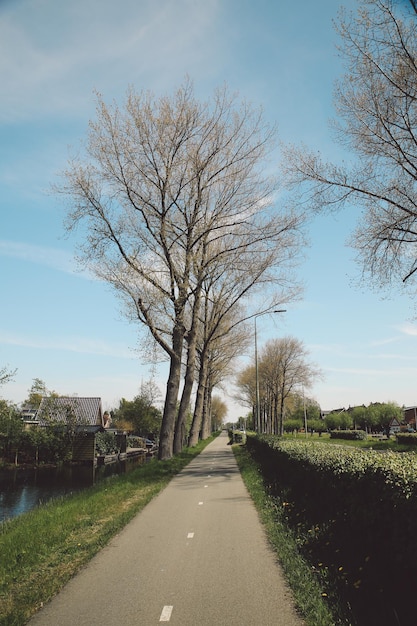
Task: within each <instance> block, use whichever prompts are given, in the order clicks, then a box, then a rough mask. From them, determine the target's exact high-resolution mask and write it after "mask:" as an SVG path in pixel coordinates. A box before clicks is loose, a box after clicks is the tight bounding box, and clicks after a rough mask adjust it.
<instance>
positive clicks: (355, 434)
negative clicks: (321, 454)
mask: <svg viewBox="0 0 417 626" xmlns="http://www.w3.org/2000/svg"><path fill="white" fill-rule="evenodd" d="M367 438H368V435H367V433H366V432H365V431H364V430H331V431H330V439H350V440H351V441H363V440H364V439H367Z"/></svg>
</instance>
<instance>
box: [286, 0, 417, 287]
mask: <svg viewBox="0 0 417 626" xmlns="http://www.w3.org/2000/svg"><path fill="white" fill-rule="evenodd" d="M358 1H359V9H358V11H357V13H356V14H352V13H348V12H346V11H344V10H342V11H341V12H340V14H339V18H338V21H337V25H336V26H337V30H338V32H339V34H340V37H341V44H340V54H341V56H342V59H343V60H344V62H345V66H346V73H345V75H344V77H343V78H342V79H341V80H340V82H339V83H338V84H337V86H336V91H335V104H336V111H337V114H338V117H337V122H335V123H334V127H335V131H336V138H337V139H338V141H339V142H340V143H341V144H342V145H343V146H344V147H345V148H347V149H348V150H350V151H352V153H353V154H354V156H355V162H354V164H352V165H351V166H349V165H347V164H346V163H341V164H335V163H326V162H325V161H324V160H323V159H322V157H321V155H320V154H318V153H317V152H314V151H313V150H309V149H307V148H306V147H302V148H296V147H294V146H287V147H286V148H285V150H284V159H283V162H284V169H285V170H286V173H287V176H288V180H289V182H290V184H292V185H293V186H294V187H295V188H297V190H298V192H299V193H300V194H301V196H302V200H303V201H304V202H305V201H306V200H308V202H309V203H310V205H311V206H313V208H314V209H316V210H317V211H321V210H322V209H323V208H324V207H328V208H329V207H330V208H335V207H343V206H348V207H349V206H351V205H353V204H356V205H358V206H359V207H361V208H362V209H363V210H362V218H361V220H360V222H359V223H358V225H357V229H356V232H355V233H354V234H353V236H352V242H351V243H352V245H353V246H354V247H355V248H356V249H357V250H358V258H359V260H360V261H361V264H362V267H363V274H364V277H365V278H367V279H368V280H370V282H371V283H374V284H376V285H378V286H388V285H390V284H402V283H406V287H407V286H408V287H410V288H411V289H412V290H413V291H415V288H416V282H415V279H416V270H417V10H416V3H415V2H414V1H413V0H405V1H404V2H398V0H397V1H395V0H358Z"/></svg>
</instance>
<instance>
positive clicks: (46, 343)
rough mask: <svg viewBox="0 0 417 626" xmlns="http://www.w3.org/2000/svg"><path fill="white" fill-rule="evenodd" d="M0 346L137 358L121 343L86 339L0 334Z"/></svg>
mask: <svg viewBox="0 0 417 626" xmlns="http://www.w3.org/2000/svg"><path fill="white" fill-rule="evenodd" d="M0 344H4V345H12V346H20V347H24V348H34V349H42V350H63V351H68V352H76V353H79V354H96V355H99V356H112V357H115V358H121V359H134V358H136V357H135V355H134V352H133V351H132V350H130V349H129V348H126V346H125V345H124V344H121V343H110V342H106V341H99V340H91V339H88V338H86V337H71V336H65V337H64V338H58V337H32V336H29V335H23V334H17V333H2V332H0Z"/></svg>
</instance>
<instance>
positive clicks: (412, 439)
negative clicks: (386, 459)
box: [396, 433, 417, 446]
mask: <svg viewBox="0 0 417 626" xmlns="http://www.w3.org/2000/svg"><path fill="white" fill-rule="evenodd" d="M396 437H397V443H399V444H404V445H406V446H417V434H414V433H397V435H396Z"/></svg>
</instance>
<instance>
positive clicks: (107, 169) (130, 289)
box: [58, 81, 302, 459]
mask: <svg viewBox="0 0 417 626" xmlns="http://www.w3.org/2000/svg"><path fill="white" fill-rule="evenodd" d="M97 99H98V107H97V120H96V121H94V122H91V124H90V131H89V136H88V141H87V145H86V155H85V159H81V158H77V159H74V160H73V161H72V162H71V163H70V165H69V167H68V169H67V171H66V172H65V174H64V178H65V182H64V184H63V185H62V186H61V187H60V189H58V191H60V192H61V193H64V194H66V195H67V197H68V198H69V202H70V210H69V212H68V219H67V224H66V225H67V229H68V231H69V232H70V231H72V230H74V229H75V227H76V226H78V225H79V224H83V225H84V226H85V228H86V230H85V238H84V240H83V242H82V243H81V245H80V246H79V258H80V261H82V262H83V263H85V264H86V265H87V266H88V267H90V268H91V269H92V270H93V271H94V272H95V273H96V275H97V276H99V277H100V278H102V279H103V280H106V281H108V282H109V283H110V284H112V285H113V286H114V287H115V288H116V289H117V291H118V292H119V293H121V294H122V296H123V297H124V298H127V300H129V302H130V306H133V307H134V311H135V315H136V317H137V320H138V321H139V322H140V323H142V324H143V325H145V326H146V328H147V330H148V332H149V333H150V335H151V336H152V338H153V339H154V340H155V342H157V344H158V345H159V347H160V348H161V350H163V351H164V353H165V354H166V355H167V357H168V359H169V363H170V369H169V376H168V381H167V387H166V395H165V405H164V411H163V419H162V426H161V433H160V448H159V456H160V458H161V459H166V458H169V457H170V456H172V454H173V442H174V432H175V423H176V409H177V402H178V393H179V388H180V381H181V364H182V360H183V350H184V342H185V339H187V341H188V342H189V343H188V345H190V342H191V339H192V334H193V333H194V332H195V324H194V322H195V320H196V319H197V317H198V313H199V307H200V298H201V288H202V284H203V281H204V279H205V277H206V276H207V275H208V273H210V271H211V268H212V266H213V259H214V258H215V259H216V263H217V264H218V263H219V259H223V261H222V262H223V263H224V264H227V262H229V261H230V254H231V252H233V254H234V256H233V258H234V259H235V260H236V259H238V258H239V261H238V262H237V261H236V262H237V263H238V266H239V267H243V266H244V265H246V267H248V266H249V264H250V262H251V259H253V258H255V257H262V258H264V259H269V261H270V267H269V272H270V274H271V276H272V274H273V273H274V270H275V267H274V262H276V259H277V258H278V257H277V255H276V254H275V253H274V251H276V250H277V249H278V248H279V246H284V245H288V247H289V248H291V249H292V251H294V249H295V248H294V240H293V238H294V237H295V236H296V233H297V229H298V226H299V223H300V219H302V218H301V217H300V216H299V215H289V216H288V217H287V216H284V217H283V216H282V215H281V214H279V213H278V212H276V213H274V212H271V210H270V209H271V206H272V205H273V202H274V190H275V187H276V181H275V180H273V179H272V178H271V177H269V176H268V175H265V158H266V156H267V154H268V152H269V150H270V149H271V148H272V147H273V139H274V131H273V129H271V128H270V127H268V125H266V124H265V122H264V121H263V117H262V113H261V112H260V111H256V110H254V109H252V108H251V107H250V106H249V105H248V104H246V103H242V104H240V105H239V106H237V105H236V99H235V98H234V97H231V96H229V95H228V92H227V89H226V88H224V89H221V90H218V91H216V92H215V94H214V97H213V99H212V101H209V102H205V103H200V102H198V101H197V100H196V99H195V97H194V95H193V89H192V86H191V84H190V83H189V82H188V81H187V82H186V83H185V85H184V86H182V87H181V88H180V89H178V91H177V92H176V93H175V95H174V96H173V97H168V96H166V97H161V98H159V99H156V98H155V97H154V96H152V95H151V94H140V95H138V94H136V93H135V92H134V91H133V90H130V91H129V92H128V95H127V98H126V101H125V103H124V106H123V107H122V108H119V107H118V106H117V105H116V104H114V105H112V106H107V105H106V104H105V103H104V101H103V99H102V98H101V97H100V96H98V97H97ZM262 166H263V167H264V169H262ZM283 233H288V235H285V236H283ZM290 233H292V235H291V236H290ZM218 242H221V247H220V248H219V246H218ZM228 259H229V261H228Z"/></svg>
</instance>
